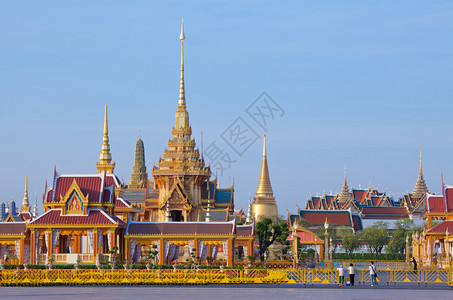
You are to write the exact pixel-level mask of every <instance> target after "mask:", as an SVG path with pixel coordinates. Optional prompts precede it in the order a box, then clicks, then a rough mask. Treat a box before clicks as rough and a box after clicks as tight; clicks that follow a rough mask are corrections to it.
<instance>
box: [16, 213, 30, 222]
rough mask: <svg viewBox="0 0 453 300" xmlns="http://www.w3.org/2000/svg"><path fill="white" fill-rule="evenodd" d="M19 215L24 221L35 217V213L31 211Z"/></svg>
mask: <svg viewBox="0 0 453 300" xmlns="http://www.w3.org/2000/svg"><path fill="white" fill-rule="evenodd" d="M19 216H20V217H21V218H22V219H23V220H24V221H28V220H31V219H33V215H32V214H31V213H29V212H21V213H19Z"/></svg>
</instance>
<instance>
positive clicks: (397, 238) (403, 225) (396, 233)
mask: <svg viewBox="0 0 453 300" xmlns="http://www.w3.org/2000/svg"><path fill="white" fill-rule="evenodd" d="M415 229H416V227H415V225H414V221H412V220H411V219H400V220H398V221H396V222H395V229H394V230H393V232H392V236H391V239H390V242H389V245H388V247H387V252H389V253H405V252H406V236H408V235H409V243H410V242H411V241H412V233H413V232H414V230H415Z"/></svg>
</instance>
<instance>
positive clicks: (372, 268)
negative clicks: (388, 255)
mask: <svg viewBox="0 0 453 300" xmlns="http://www.w3.org/2000/svg"><path fill="white" fill-rule="evenodd" d="M368 269H369V270H370V277H371V286H377V285H378V284H377V280H376V279H377V272H376V267H375V266H374V262H371V263H370V266H369V268H368Z"/></svg>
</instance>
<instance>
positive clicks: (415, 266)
mask: <svg viewBox="0 0 453 300" xmlns="http://www.w3.org/2000/svg"><path fill="white" fill-rule="evenodd" d="M411 263H412V264H413V265H414V273H415V274H417V261H416V260H415V257H413V256H412V259H411Z"/></svg>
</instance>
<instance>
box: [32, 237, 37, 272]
mask: <svg viewBox="0 0 453 300" xmlns="http://www.w3.org/2000/svg"><path fill="white" fill-rule="evenodd" d="M35 234H36V233H35V231H34V230H32V231H31V234H30V265H36V264H37V263H36V262H35Z"/></svg>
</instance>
